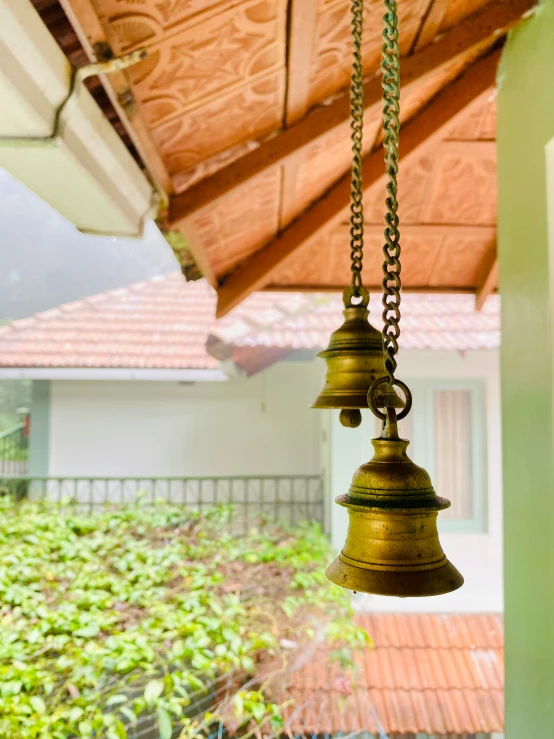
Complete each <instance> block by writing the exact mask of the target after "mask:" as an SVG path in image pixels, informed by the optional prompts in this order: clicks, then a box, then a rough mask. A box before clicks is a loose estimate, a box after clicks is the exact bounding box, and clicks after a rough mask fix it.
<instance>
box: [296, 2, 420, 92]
mask: <svg viewBox="0 0 554 739" xmlns="http://www.w3.org/2000/svg"><path fill="white" fill-rule="evenodd" d="M428 4H429V3H428V0H399V3H398V15H399V25H400V29H401V32H400V48H401V53H402V54H407V53H408V52H409V51H410V49H411V47H412V44H413V42H414V40H415V37H416V34H417V32H418V30H419V27H420V25H421V20H422V17H423V16H424V14H425V12H426V9H427V6H428ZM382 17H383V4H382V2H381V0H366V2H365V5H364V38H363V57H364V67H365V69H366V71H367V72H373V71H375V70H376V69H377V68H378V67H379V63H380V54H381V31H382ZM351 45H352V40H351V27H350V3H349V2H344V0H334V1H331V0H329V1H325V0H320V11H319V14H318V18H317V26H316V38H315V41H314V53H313V59H312V69H311V75H310V105H314V104H316V103H317V102H319V101H321V100H323V99H325V98H326V97H329V96H330V95H333V94H335V93H336V92H338V91H339V90H342V89H345V88H346V87H348V84H349V79H350V69H351Z"/></svg>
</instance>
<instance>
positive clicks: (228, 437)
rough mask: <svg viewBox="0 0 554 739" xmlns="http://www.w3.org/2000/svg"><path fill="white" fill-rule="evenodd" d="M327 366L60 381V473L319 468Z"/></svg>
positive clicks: (56, 400)
mask: <svg viewBox="0 0 554 739" xmlns="http://www.w3.org/2000/svg"><path fill="white" fill-rule="evenodd" d="M322 372H323V368H322V367H320V366H319V364H316V363H315V362H282V363H280V364H277V365H275V366H273V367H271V368H270V369H269V370H267V371H266V372H264V373H262V374H260V375H257V376H255V377H253V378H250V379H246V378H237V379H232V380H229V381H227V382H222V383H216V382H210V383H196V384H194V385H179V384H177V383H174V382H125V381H121V382H109V381H106V382H105V381H86V382H84V381H76V380H72V381H60V380H55V381H53V382H52V388H51V410H50V457H49V474H50V475H51V476H56V475H59V476H87V475H90V476H94V477H104V476H106V477H108V476H127V477H141V476H207V475H221V476H224V475H273V474H276V475H294V474H319V473H320V472H321V462H320V420H321V413H322V412H321V411H314V410H311V409H310V408H309V405H310V403H311V402H312V400H313V399H314V398H315V397H316V395H317V393H318V391H319V386H320V383H321V378H322Z"/></svg>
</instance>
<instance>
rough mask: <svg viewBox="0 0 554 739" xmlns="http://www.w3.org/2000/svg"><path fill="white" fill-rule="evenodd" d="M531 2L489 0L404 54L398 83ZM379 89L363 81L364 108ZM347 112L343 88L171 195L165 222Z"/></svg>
mask: <svg viewBox="0 0 554 739" xmlns="http://www.w3.org/2000/svg"><path fill="white" fill-rule="evenodd" d="M534 3H535V0H492V2H490V3H488V4H487V5H486V6H485V7H484V8H482V9H481V10H479V11H477V12H476V13H473V14H472V15H470V16H468V17H467V18H466V19H464V20H463V21H462V22H461V23H460V24H459V25H458V26H456V27H455V28H453V29H452V30H450V31H448V32H447V33H445V34H444V35H443V36H442V37H441V38H440V39H438V40H437V41H436V42H435V43H433V44H430V45H428V46H427V47H425V48H424V49H423V50H421V51H419V52H417V53H416V54H414V55H413V56H411V57H408V58H406V59H405V60H404V61H403V63H402V84H403V87H405V86H406V85H410V84H413V83H415V82H417V80H419V79H421V78H422V77H423V76H424V75H426V74H428V73H429V72H432V71H433V70H435V69H437V68H438V67H440V66H442V65H444V64H446V63H447V62H449V61H451V60H452V59H453V58H455V57H457V56H458V55H460V54H463V53H464V52H467V51H469V50H470V49H472V48H474V47H476V46H478V45H483V51H485V50H486V49H487V48H488V46H490V44H492V43H493V42H494V40H495V39H496V38H498V36H499V35H502V34H503V33H506V32H507V30H509V29H510V28H511V27H513V26H514V25H516V24H517V22H518V21H519V19H520V17H521V15H522V14H523V13H525V12H526V11H527V10H529V9H530V8H531V7H532V6H533V5H534ZM381 94H382V90H381V77H380V76H378V75H377V76H375V77H372V78H371V79H369V80H368V81H367V82H366V83H365V91H364V95H365V106H366V112H371V111H372V110H377V109H379V108H380V105H381ZM349 113H350V99H349V93H344V94H342V95H340V96H339V97H337V98H336V99H335V100H334V101H333V102H332V103H330V104H329V105H326V106H320V107H319V108H316V109H315V110H314V111H312V112H311V113H310V114H308V115H307V116H305V117H304V118H303V119H302V120H300V121H299V122H298V123H296V124H294V125H292V126H291V127H290V128H288V129H287V130H285V131H283V132H281V133H279V134H277V135H276V136H273V137H272V138H270V139H268V140H266V141H264V142H263V143H262V144H261V145H260V146H259V147H257V148H256V149H254V150H253V151H251V152H249V153H248V154H246V155H245V156H243V157H241V158H240V159H237V160H236V161H235V162H233V163H232V164H230V165H229V166H228V167H224V168H223V169H221V170H219V171H218V172H216V173H215V174H213V175H212V176H210V177H206V178H205V179H204V180H201V181H200V182H199V183H198V184H196V185H193V186H192V187H191V188H189V189H188V190H186V191H185V192H183V193H180V194H179V195H175V196H174V197H173V198H172V199H171V203H170V211H169V223H170V225H172V226H175V225H177V224H179V223H180V222H181V221H182V220H183V219H185V218H187V217H188V216H190V215H192V214H193V213H195V212H196V211H198V210H200V209H201V208H203V207H205V206H206V205H208V204H209V203H211V202H212V201H213V200H216V199H217V198H220V197H222V196H223V195H225V194H226V193H228V192H229V191H230V190H233V189H234V188H236V187H239V186H240V185H242V184H244V183H245V182H247V181H249V180H251V179H253V178H254V177H257V176H259V175H261V174H263V172H265V171H266V170H267V169H269V168H271V167H274V166H276V165H278V164H282V163H283V162H285V161H286V160H288V159H289V158H290V157H293V156H295V155H296V154H297V153H298V152H299V151H301V150H302V149H303V148H305V147H306V146H308V144H311V143H313V142H314V141H317V140H318V139H320V138H321V137H323V136H325V135H327V134H328V133H330V132H331V131H333V130H335V129H336V128H338V127H339V126H343V125H344V124H345V123H347V121H348V119H349Z"/></svg>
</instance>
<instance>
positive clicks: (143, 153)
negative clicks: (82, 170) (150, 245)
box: [59, 0, 173, 195]
mask: <svg viewBox="0 0 554 739" xmlns="http://www.w3.org/2000/svg"><path fill="white" fill-rule="evenodd" d="M59 2H60V5H61V6H62V8H63V10H64V12H65V14H66V15H67V18H68V20H69V22H70V23H71V25H72V26H73V30H74V31H75V34H76V35H77V38H78V39H79V42H80V43H81V46H82V47H83V49H84V50H85V52H86V54H87V57H88V58H89V60H90V61H91V62H96V61H102V59H99V49H102V48H103V49H105V50H106V49H109V50H111V45H110V42H109V39H108V37H107V35H106V32H105V30H104V28H103V26H102V24H101V23H100V20H99V18H98V15H97V14H96V10H95V9H94V6H93V4H92V2H91V0H59ZM99 79H100V81H101V83H102V85H103V87H104V89H105V90H106V94H107V95H108V97H109V99H110V101H111V103H112V105H113V107H114V109H115V111H116V113H117V115H118V116H119V120H120V121H121V123H122V124H123V126H124V127H125V130H126V131H127V133H128V134H129V137H130V139H131V141H132V142H133V145H134V147H135V149H136V150H137V152H138V154H139V156H140V158H141V159H142V161H143V162H144V164H145V166H146V167H147V169H148V170H149V171H150V173H151V175H152V176H153V177H154V178H155V179H156V181H157V184H158V185H159V186H160V187H161V188H162V189H163V190H164V191H165V192H166V193H167V194H168V195H170V194H171V193H172V192H173V184H172V182H171V178H170V176H169V174H168V172H167V169H166V167H165V164H164V163H163V161H162V158H161V156H160V154H159V152H158V149H157V147H156V145H155V144H154V141H153V139H152V136H151V134H150V131H149V130H148V127H147V125H146V123H145V122H144V120H143V118H142V116H141V114H140V112H139V111H138V108H137V104H136V102H135V100H134V97H133V95H132V93H131V88H130V85H129V81H128V79H127V76H126V75H125V72H123V71H122V72H114V74H110V75H109V76H108V75H105V74H103V75H99Z"/></svg>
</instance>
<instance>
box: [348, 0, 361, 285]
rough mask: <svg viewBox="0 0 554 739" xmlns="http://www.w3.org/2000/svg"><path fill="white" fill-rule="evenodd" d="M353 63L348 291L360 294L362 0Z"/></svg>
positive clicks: (356, 6)
mask: <svg viewBox="0 0 554 739" xmlns="http://www.w3.org/2000/svg"><path fill="white" fill-rule="evenodd" d="M351 10H352V43H353V64H352V77H351V82H350V129H351V138H352V187H351V190H350V259H351V272H352V282H351V292H352V295H353V296H356V297H359V296H360V295H361V291H362V259H363V248H364V203H363V188H362V143H363V127H364V71H363V65H362V31H363V21H364V2H363V0H352V6H351Z"/></svg>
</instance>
